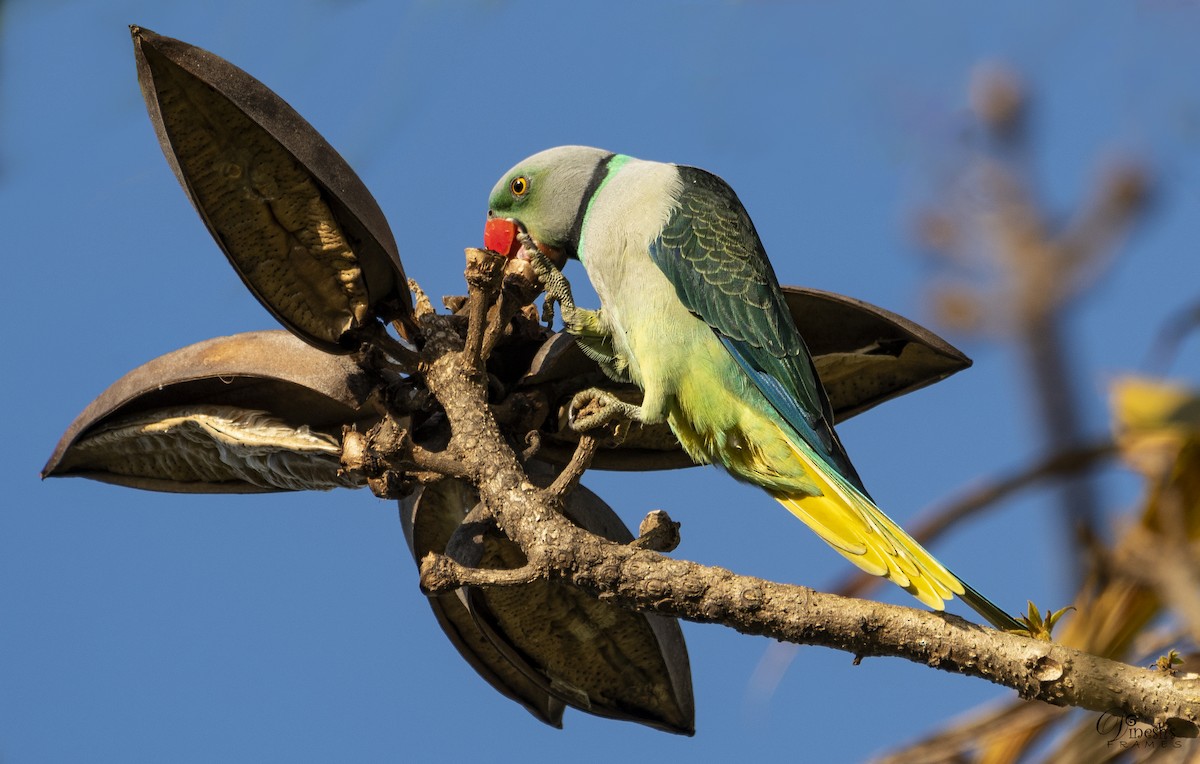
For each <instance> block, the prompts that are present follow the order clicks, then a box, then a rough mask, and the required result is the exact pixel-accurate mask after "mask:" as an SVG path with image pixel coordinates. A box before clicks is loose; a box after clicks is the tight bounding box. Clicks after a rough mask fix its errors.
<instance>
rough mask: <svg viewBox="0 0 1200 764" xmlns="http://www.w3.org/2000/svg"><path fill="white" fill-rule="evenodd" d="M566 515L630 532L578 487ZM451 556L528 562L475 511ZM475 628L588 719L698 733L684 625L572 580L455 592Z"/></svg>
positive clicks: (474, 562) (622, 537)
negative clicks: (629, 606) (593, 716)
mask: <svg viewBox="0 0 1200 764" xmlns="http://www.w3.org/2000/svg"><path fill="white" fill-rule="evenodd" d="M565 504H566V506H565V507H564V512H563V513H564V515H565V516H566V517H567V519H569V520H570V521H571V522H573V523H575V524H576V525H578V526H580V527H582V528H584V529H586V530H588V531H590V532H592V533H595V534H597V535H599V536H603V537H605V538H607V539H609V540H610V541H615V542H617V543H623V544H627V543H629V542H631V541H632V540H633V535H632V534H631V533H630V532H629V530H628V529H627V528H626V527H625V525H624V524H623V523H622V522H621V520H620V518H618V517H617V515H616V513H614V512H613V511H612V509H611V508H609V506H608V505H607V504H605V503H604V501H603V500H601V499H600V497H598V496H596V494H594V493H592V492H591V491H589V490H587V489H586V488H584V487H582V486H579V487H577V488H576V489H575V490H574V491H573V492H572V493H571V494H570V496H568V497H567V501H566V503H565ZM446 554H447V555H448V556H449V557H451V558H452V559H454V560H456V561H457V562H459V563H460V564H463V565H467V566H470V567H479V568H494V569H502V568H518V567H520V566H522V565H524V564H525V557H524V555H523V554H522V553H521V550H520V549H519V548H518V547H517V545H516V544H515V543H513V542H512V541H511V540H509V539H508V537H507V536H505V535H504V534H503V533H502V532H501V531H500V529H499V528H498V527H497V526H496V523H495V521H494V520H493V519H492V518H491V517H489V516H486V515H485V514H484V512H483V508H482V506H478V507H476V508H475V509H474V510H472V512H471V513H470V514H469V515H468V516H467V518H466V519H465V520H464V522H463V524H462V525H461V526H460V527H459V528H458V530H457V531H455V533H454V535H453V537H451V539H450V541H449V543H448V544H447V548H446ZM459 596H460V599H461V601H462V603H463V604H465V605H466V607H467V609H468V611H469V612H470V614H471V616H472V617H473V619H474V624H475V626H476V627H477V628H478V629H479V630H480V631H481V632H482V633H483V634H484V635H485V636H486V637H487V639H488V640H489V641H490V642H491V643H492V645H493V646H494V647H495V648H496V649H497V650H498V651H499V652H500V653H501V654H502V655H504V656H505V657H506V658H508V660H509V661H510V662H511V663H512V665H514V666H516V667H517V668H518V669H519V670H520V671H521V673H522V674H524V675H525V676H526V677H529V678H530V679H532V680H534V681H535V682H537V683H538V684H540V685H541V686H542V687H543V688H544V689H545V690H546V691H548V692H549V693H550V694H551V695H553V696H555V697H558V698H560V699H561V700H563V701H565V702H566V703H567V704H568V705H570V706H573V707H575V708H578V709H580V710H583V711H587V712H588V713H592V714H596V715H597V716H604V717H608V718H613V719H621V720H625V721H634V722H638V723H641V724H645V725H648V726H651V727H654V728H656V729H661V730H665V731H667V732H674V733H679V734H684V735H691V734H693V733H694V732H695V711H694V707H693V698H692V684H691V669H690V667H689V663H688V656H687V647H686V646H685V645H684V641H683V633H682V632H681V631H680V628H679V624H678V622H677V621H676V620H675V619H673V618H667V617H663V616H659V615H654V614H650V613H637V612H634V611H630V610H626V609H624V608H620V607H617V606H615V605H613V604H610V603H607V602H603V601H601V600H598V599H596V598H595V597H593V596H591V595H589V594H587V593H585V592H582V591H580V590H579V589H576V588H575V587H573V586H569V585H567V584H563V583H559V582H554V581H534V582H531V583H528V584H523V585H520V586H509V587H496V588H490V589H480V588H473V587H467V588H465V589H463V590H460V591H459Z"/></svg>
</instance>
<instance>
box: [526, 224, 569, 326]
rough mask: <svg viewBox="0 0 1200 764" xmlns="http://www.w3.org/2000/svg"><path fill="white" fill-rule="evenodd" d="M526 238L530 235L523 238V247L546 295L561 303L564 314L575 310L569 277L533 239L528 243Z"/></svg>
mask: <svg viewBox="0 0 1200 764" xmlns="http://www.w3.org/2000/svg"><path fill="white" fill-rule="evenodd" d="M525 238H528V236H527V235H526V236H525V237H524V238H522V240H521V246H522V249H523V251H524V252H525V253H526V254H527V255H528V256H529V263H530V265H532V266H533V270H534V272H536V273H537V275H538V278H539V279H540V280H541V282H542V286H543V287H545V289H546V296H547V297H549V298H550V299H552V300H554V301H555V302H557V303H558V304H559V305H561V306H562V307H563V313H564V314H565V313H568V312H570V311H573V310H575V298H574V297H572V296H571V285H570V283H568V282H567V277H566V276H564V275H563V273H562V271H560V270H559V269H558V268H557V267H555V265H554V263H552V262H550V258H548V257H546V256H545V255H544V254H542V251H541V250H540V249H538V248H537V245H536V244H533V240H532V239H530V240H529V242H528V243H527V242H526V241H525Z"/></svg>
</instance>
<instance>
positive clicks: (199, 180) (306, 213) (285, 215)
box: [130, 26, 413, 353]
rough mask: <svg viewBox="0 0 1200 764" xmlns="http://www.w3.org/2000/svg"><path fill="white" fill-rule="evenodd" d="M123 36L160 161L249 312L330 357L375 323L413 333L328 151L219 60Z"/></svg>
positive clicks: (285, 109)
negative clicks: (253, 301)
mask: <svg viewBox="0 0 1200 764" xmlns="http://www.w3.org/2000/svg"><path fill="white" fill-rule="evenodd" d="M130 30H131V32H132V34H133V44H134V53H135V57H136V59H137V69H138V80H139V82H140V83H141V87H142V95H143V96H144V98H145V100H146V108H147V110H148V111H149V113H150V119H151V121H152V122H153V123H154V129H155V132H156V133H157V134H158V140H159V143H160V144H161V146H162V150H163V153H164V154H165V155H166V157H167V162H168V164H170V165H171V169H172V170H174V172H175V176H176V177H177V178H178V179H179V182H180V183H181V184H182V185H183V188H184V190H185V191H187V194H188V197H189V198H190V199H191V200H192V204H193V205H194V206H195V207H196V211H197V212H199V213H200V217H201V218H202V219H203V220H204V223H205V225H206V226H208V230H209V231H210V232H211V233H212V235H213V238H215V239H216V240H217V243H218V244H219V245H220V247H221V249H222V250H224V252H225V254H226V256H227V257H228V258H229V262H230V263H231V264H232V265H233V267H234V269H235V270H236V271H237V272H238V275H239V276H241V277H242V281H244V282H245V284H246V286H247V287H248V288H249V289H250V291H251V292H253V293H254V296H255V297H257V298H258V300H259V302H261V303H262V304H263V305H264V306H266V308H267V310H269V311H271V313H272V314H274V315H275V317H276V318H277V319H278V320H279V321H280V323H282V324H283V325H284V326H285V327H286V328H287V329H289V330H290V331H292V332H294V333H295V334H296V335H297V336H298V337H300V338H301V339H303V340H305V341H306V342H310V343H312V344H313V345H315V346H317V347H319V348H321V349H322V350H325V351H327V352H331V353H340V352H348V351H351V350H354V349H356V348H357V347H358V345H359V343H360V342H361V341H362V339H363V335H364V333H365V332H367V331H368V330H369V329H373V328H374V325H375V324H377V319H382V320H384V321H389V320H392V319H399V320H400V321H401V323H402V324H403V325H406V326H411V323H410V322H411V318H412V310H413V309H412V297H411V295H410V294H409V291H408V285H407V280H406V279H405V276H404V270H403V268H402V267H401V265H400V257H399V255H398V254H397V250H396V240H395V238H394V237H393V235H392V232H391V229H390V228H389V227H388V223H387V220H386V218H384V216H383V212H382V211H380V209H379V205H378V204H377V203H376V201H375V199H374V198H373V197H372V196H371V193H370V192H369V191H368V190H367V188H366V186H365V185H363V182H362V181H361V180H359V178H358V176H357V175H355V173H354V171H353V170H351V169H350V166H349V165H348V164H346V161H345V160H344V159H342V157H341V156H340V155H339V154H338V153H337V152H336V151H335V150H334V149H333V147H331V146H330V145H329V144H328V143H327V142H326V141H325V139H324V138H322V137H321V135H320V134H319V133H318V132H317V131H316V130H315V129H313V127H312V126H311V125H309V124H308V122H306V121H305V120H304V119H303V118H302V117H301V116H300V115H299V114H297V113H296V111H295V110H294V109H292V107H291V106H289V105H288V104H287V103H286V102H285V101H284V100H283V99H281V98H280V97H279V96H277V95H275V93H273V92H271V91H270V90H269V89H268V88H267V87H266V86H265V85H263V84H262V83H261V82H259V81H258V80H256V79H254V78H253V77H251V76H250V75H249V74H247V73H246V72H244V71H242V70H241V69H239V68H237V67H236V66H234V65H233V64H231V63H229V62H228V61H225V60H224V59H222V58H219V57H217V56H215V55H213V54H211V53H209V52H208V51H205V50H201V49H200V48H196V47H194V46H192V45H188V44H187V43H184V42H181V41H179V40H174V39H171V38H169V37H161V36H159V35H157V34H155V33H153V32H151V31H149V30H147V29H142V28H140V27H136V26H133V27H130Z"/></svg>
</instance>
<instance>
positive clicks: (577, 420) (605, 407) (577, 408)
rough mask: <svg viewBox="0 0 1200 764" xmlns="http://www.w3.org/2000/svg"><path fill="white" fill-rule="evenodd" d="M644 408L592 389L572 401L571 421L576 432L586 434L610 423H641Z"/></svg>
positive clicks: (576, 396)
mask: <svg viewBox="0 0 1200 764" xmlns="http://www.w3.org/2000/svg"><path fill="white" fill-rule="evenodd" d="M641 420H642V407H641V406H636V405H634V404H632V403H626V402H625V401H623V400H621V399H620V398H618V397H617V396H615V395H613V394H612V393H610V392H607V391H605V390H599V389H597V388H592V389H590V390H583V391H581V392H578V393H576V394H575V397H574V398H572V399H571V410H570V421H571V429H572V430H574V431H575V432H585V431H587V430H593V429H595V428H597V427H601V426H603V425H606V424H608V423H610V422H618V423H619V422H622V421H625V422H640V421H641Z"/></svg>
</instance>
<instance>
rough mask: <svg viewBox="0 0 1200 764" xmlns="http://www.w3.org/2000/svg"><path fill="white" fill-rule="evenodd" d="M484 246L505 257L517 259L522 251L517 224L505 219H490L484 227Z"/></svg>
mask: <svg viewBox="0 0 1200 764" xmlns="http://www.w3.org/2000/svg"><path fill="white" fill-rule="evenodd" d="M483 246H484V247H486V248H487V249H490V250H492V251H493V252H497V253H499V254H501V255H504V256H505V257H508V258H512V257H516V255H517V253H518V252H520V251H521V242H520V240H519V239H517V224H516V223H514V222H513V221H511V220H507V219H505V218H489V219H488V222H487V225H485V226H484V227H483Z"/></svg>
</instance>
